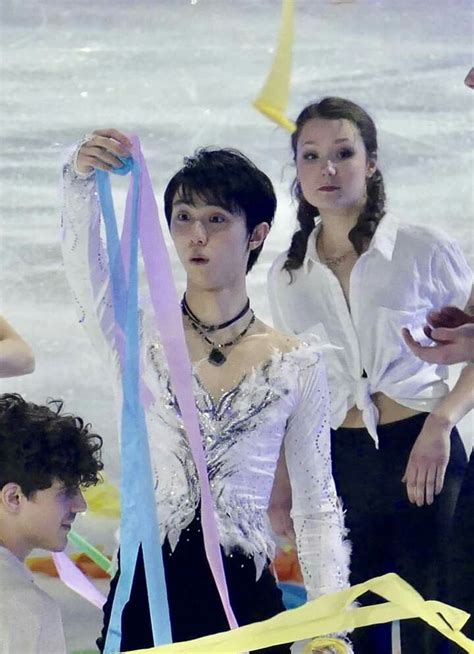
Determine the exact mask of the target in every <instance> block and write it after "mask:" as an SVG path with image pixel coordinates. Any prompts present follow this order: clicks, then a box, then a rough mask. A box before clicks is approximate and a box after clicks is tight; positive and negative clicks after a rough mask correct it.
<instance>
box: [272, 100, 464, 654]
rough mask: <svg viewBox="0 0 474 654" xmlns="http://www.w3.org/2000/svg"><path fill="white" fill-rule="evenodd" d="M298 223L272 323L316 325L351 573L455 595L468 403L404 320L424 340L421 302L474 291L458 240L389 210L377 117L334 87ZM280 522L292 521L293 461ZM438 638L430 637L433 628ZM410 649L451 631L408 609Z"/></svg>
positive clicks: (306, 144) (276, 503) (318, 121)
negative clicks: (425, 356)
mask: <svg viewBox="0 0 474 654" xmlns="http://www.w3.org/2000/svg"><path fill="white" fill-rule="evenodd" d="M292 147H293V153H294V160H295V163H296V180H295V182H294V187H293V190H294V195H295V197H296V200H297V202H298V213H297V219H298V223H299V229H298V231H296V233H295V234H294V235H293V238H292V241H291V245H290V248H289V250H288V251H287V252H284V253H282V254H281V255H280V256H279V257H278V258H277V259H276V261H275V262H274V264H273V266H272V268H271V270H270V273H269V294H270V303H271V307H272V313H273V318H274V323H275V326H276V327H278V328H279V329H283V330H286V331H287V332H290V333H293V334H298V335H302V334H304V333H308V334H316V335H318V336H319V337H320V338H321V339H322V341H323V342H326V343H328V344H330V347H328V348H327V349H326V351H325V354H326V363H327V367H328V374H329V387H330V396H331V404H332V407H331V427H332V430H331V445H332V461H333V474H334V478H335V482H336V487H337V490H338V493H339V495H340V496H341V498H342V501H343V504H344V506H345V509H346V524H347V527H348V528H349V532H350V533H349V538H350V540H351V541H352V547H353V550H352V561H351V583H352V584H357V583H360V582H362V581H365V580H367V579H369V578H371V577H375V576H378V575H381V574H384V573H386V572H390V571H393V572H397V573H398V574H400V576H401V577H403V578H404V579H405V580H406V581H408V582H409V583H410V584H412V585H413V586H414V587H415V588H416V589H417V590H418V591H419V592H420V593H421V594H422V595H423V596H424V597H425V598H427V599H433V598H437V599H445V600H446V599H448V600H449V596H447V594H448V587H449V584H448V581H449V576H448V574H447V569H448V568H447V566H448V556H447V550H448V543H449V539H450V534H451V526H452V518H453V513H454V509H455V506H456V501H457V497H458V493H459V488H460V484H461V481H462V477H463V474H464V470H465V467H466V453H465V450H464V447H463V444H462V441H461V440H460V437H459V434H458V432H457V430H456V427H455V424H456V423H457V422H458V421H459V420H460V419H461V418H462V417H463V415H464V414H465V413H467V411H468V410H469V397H466V395H467V393H466V387H465V385H464V386H463V385H462V384H460V385H457V387H455V388H454V389H453V390H452V391H451V392H449V389H448V387H447V385H446V383H445V381H444V379H445V378H446V377H447V372H446V369H445V368H444V367H443V366H439V365H436V364H430V363H428V362H425V361H422V360H420V359H418V358H417V357H416V356H415V355H414V354H413V353H412V352H411V351H410V349H409V347H408V346H407V344H406V343H405V342H404V340H403V335H402V329H404V328H406V329H409V330H410V332H411V333H412V334H414V337H415V338H416V339H417V340H418V341H420V342H422V343H425V344H426V343H428V342H429V339H428V338H427V337H426V336H425V334H423V325H424V323H425V317H426V314H427V313H428V312H429V311H430V310H432V309H439V308H441V307H443V306H445V305H451V306H458V307H460V308H464V307H465V306H466V305H469V304H471V305H472V304H473V302H472V299H471V298H472V296H471V286H472V273H471V271H470V270H469V267H468V266H467V264H466V262H465V259H464V256H463V254H462V252H461V250H460V248H459V246H458V245H457V244H456V243H455V242H454V241H453V239H451V238H450V237H448V236H446V235H445V234H443V233H441V232H439V231H438V230H434V229H432V228H430V227H424V226H414V225H408V224H397V222H396V220H395V218H394V217H393V216H392V215H390V213H386V212H385V192H384V184H383V177H382V173H381V172H380V170H379V169H378V167H377V134H376V128H375V124H374V122H373V120H372V119H371V118H370V116H369V115H368V114H367V113H366V112H365V110H364V109H362V108H361V107H359V106H358V105H356V104H354V103H353V102H350V101H349V100H345V99H342V98H334V97H328V98H325V99H323V100H321V101H320V102H316V103H313V104H310V105H309V106H307V107H306V108H305V109H304V110H303V111H302V112H301V114H300V115H299V117H298V119H297V122H296V130H295V132H294V133H293V135H292ZM277 480H278V484H277V485H276V486H275V487H274V491H273V494H272V500H271V512H272V521H273V524H276V522H277V520H279V524H280V531H281V533H280V535H284V534H285V532H286V533H290V531H291V525H290V524H289V519H288V508H289V507H290V506H291V500H290V497H291V495H290V491H289V489H288V484H287V481H286V474H285V470H284V463H283V462H282V463H281V465H280V466H279V469H278V474H277ZM431 638H433V640H430V639H431ZM401 640H402V651H403V654H412V653H415V652H416V654H422V653H426V654H427V653H428V652H429V653H430V654H435V652H436V653H438V652H444V651H447V650H444V649H442V647H443V646H445V644H444V643H437V642H436V643H435V642H434V632H433V634H431V633H430V632H429V630H428V629H424V627H423V626H422V624H421V622H418V621H414V620H410V621H406V620H405V621H403V623H402V625H401ZM353 641H354V647H355V652H358V653H359V652H360V653H363V654H372V653H373V654H384V653H385V652H390V651H391V646H390V631H389V626H388V625H386V626H384V625H381V626H379V627H377V628H367V629H358V630H356V631H355V632H354V634H353Z"/></svg>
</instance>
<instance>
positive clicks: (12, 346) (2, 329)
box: [0, 316, 35, 377]
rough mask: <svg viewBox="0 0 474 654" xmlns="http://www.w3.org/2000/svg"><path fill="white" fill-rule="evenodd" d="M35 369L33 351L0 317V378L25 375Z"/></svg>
mask: <svg viewBox="0 0 474 654" xmlns="http://www.w3.org/2000/svg"><path fill="white" fill-rule="evenodd" d="M34 369H35V358H34V356H33V351H32V349H31V348H30V346H29V345H28V343H26V341H24V340H23V339H22V337H21V336H20V335H19V334H18V333H17V332H16V331H15V330H14V329H13V327H12V326H11V325H10V324H9V323H8V322H7V321H6V320H5V318H3V317H2V316H0V377H14V376H16V375H27V374H29V373H30V372H33V370H34Z"/></svg>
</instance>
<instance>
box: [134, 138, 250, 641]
mask: <svg viewBox="0 0 474 654" xmlns="http://www.w3.org/2000/svg"><path fill="white" fill-rule="evenodd" d="M131 140H132V143H133V148H132V154H133V157H134V158H136V160H137V161H138V163H139V166H140V169H141V188H140V196H139V211H138V213H139V239H140V246H141V251H142V256H143V260H144V264H145V271H146V276H147V281H148V287H149V290H150V297H151V301H152V305H153V309H154V314H155V319H156V323H157V326H158V330H159V332H160V337H161V343H162V346H163V351H164V354H165V357H166V360H167V362H168V367H169V373H170V379H171V384H172V387H173V390H174V393H175V396H176V399H177V401H178V404H179V408H180V411H181V416H182V419H183V423H184V426H185V429H186V433H187V435H188V440H189V444H190V448H191V452H192V455H193V459H194V463H195V465H196V469H197V472H198V477H199V483H200V490H201V521H202V529H203V537H204V547H205V551H206V556H207V560H208V562H209V566H210V569H211V572H212V575H213V577H214V580H215V583H216V586H217V590H218V592H219V596H220V598H221V601H222V605H223V608H224V611H225V614H226V617H227V620H228V623H229V626H230V627H231V628H236V627H238V624H237V621H236V619H235V616H234V613H233V611H232V608H231V605H230V600H229V591H228V588H227V583H226V579H225V573H224V565H223V561H222V554H221V550H220V544H219V533H218V529H217V523H216V518H215V515H214V502H213V499H212V495H211V489H210V485H209V478H208V474H207V463H206V457H205V454H204V449H203V445H202V435H201V430H200V426H199V419H198V414H197V410H196V403H195V400H194V394H193V386H192V369H191V362H190V360H189V355H188V349H187V345H186V340H185V337H184V328H183V322H182V314H181V309H180V304H179V299H178V295H177V292H176V287H175V284H174V279H173V275H172V270H171V264H170V259H169V254H168V250H167V248H166V244H165V240H164V237H163V233H162V231H161V228H160V220H159V214H158V207H157V204H156V200H155V196H154V193H153V188H152V183H151V179H150V175H149V172H148V168H147V165H146V162H145V159H144V157H143V154H142V152H141V149H140V143H139V140H138V137H136V136H132V137H131ZM129 216H130V213H129V212H127V214H126V218H127V217H129ZM129 238H130V226H129V225H128V221H127V219H126V221H125V224H124V227H123V236H122V246H121V249H122V253H126V252H128V251H129V249H130V248H129V244H128V242H127V240H128V239H129ZM124 263H126V262H124ZM124 268H125V270H126V269H127V266H126V265H124ZM142 390H143V389H142Z"/></svg>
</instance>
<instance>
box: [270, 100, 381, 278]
mask: <svg viewBox="0 0 474 654" xmlns="http://www.w3.org/2000/svg"><path fill="white" fill-rule="evenodd" d="M313 118H323V119H328V120H339V119H346V120H348V121H350V122H351V123H352V124H353V125H355V126H356V127H357V129H358V130H359V133H360V135H361V138H362V141H363V142H364V146H365V149H366V152H367V156H368V157H369V158H370V159H372V160H376V158H377V130H376V127H375V123H374V121H373V120H372V118H371V117H370V116H369V114H368V113H367V112H366V111H365V110H364V109H362V107H359V106H358V105H357V104H355V103H354V102H351V101H350V100H345V99H344V98H336V97H328V98H324V99H323V100H321V101H320V102H313V103H311V104H310V105H308V106H307V107H305V108H304V109H303V111H302V112H301V113H300V115H299V116H298V118H297V120H296V130H295V131H294V132H293V134H292V135H291V146H292V149H293V157H294V159H295V160H296V151H297V144H298V139H299V136H300V134H301V130H302V129H303V127H304V126H305V124H306V123H307V122H308V121H309V120H311V119H313ZM292 194H293V197H294V198H295V200H296V202H297V204H298V210H297V213H296V218H297V220H298V224H299V229H298V230H297V231H296V232H295V233H294V234H293V237H292V239H291V244H290V248H289V250H288V255H287V259H286V261H285V263H284V265H283V269H284V270H287V271H288V272H289V273H290V276H291V271H292V270H297V269H298V268H301V266H302V264H303V260H304V257H305V254H306V249H307V247H308V238H309V236H310V234H311V232H312V231H313V229H314V225H315V218H316V217H317V216H319V210H318V208H317V207H315V206H313V205H312V204H310V203H309V202H308V201H307V200H306V199H305V197H304V196H303V192H302V190H301V186H300V184H299V182H298V180H297V179H295V180H294V182H293V185H292ZM384 215H385V189H384V182H383V177H382V173H381V172H380V170H379V169H378V168H376V169H375V172H374V173H373V175H372V176H371V177H370V178H369V179H368V180H367V200H366V203H365V205H364V208H363V209H362V211H361V213H360V214H359V217H358V218H357V222H356V224H355V225H354V227H353V228H352V229H351V231H350V232H349V234H348V237H349V240H350V242H351V243H352V245H353V246H354V249H355V251H356V252H357V254H358V255H360V254H362V253H363V252H364V251H365V250H366V249H367V248H368V247H369V244H370V241H371V240H372V237H373V235H374V234H375V230H376V229H377V226H378V224H379V222H380V221H381V219H382V218H383V216H384Z"/></svg>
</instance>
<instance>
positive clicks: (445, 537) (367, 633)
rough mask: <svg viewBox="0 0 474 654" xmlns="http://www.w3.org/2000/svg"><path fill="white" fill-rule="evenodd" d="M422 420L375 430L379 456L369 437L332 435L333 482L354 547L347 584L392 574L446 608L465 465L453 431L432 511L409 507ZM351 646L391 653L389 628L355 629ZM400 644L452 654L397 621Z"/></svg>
mask: <svg viewBox="0 0 474 654" xmlns="http://www.w3.org/2000/svg"><path fill="white" fill-rule="evenodd" d="M426 415H427V414H418V415H416V416H413V417H411V418H407V419H406V420H400V421H397V422H394V423H390V424H387V425H379V427H378V434H379V449H378V450H377V449H376V448H375V444H374V441H373V440H372V438H371V437H370V435H369V434H368V432H367V430H366V429H346V428H340V429H337V430H336V431H332V432H331V437H332V438H331V440H332V458H333V474H334V480H335V482H336V488H337V490H338V494H339V495H340V496H341V498H342V501H343V504H344V507H345V509H346V526H347V527H348V528H349V530H350V533H349V539H350V540H351V542H352V559H351V576H350V580H351V584H352V585H354V584H358V583H361V582H363V581H366V580H367V579H370V578H371V577H376V576H379V575H382V574H385V573H387V572H396V573H397V574H399V575H400V576H401V577H402V578H403V579H405V580H406V581H407V582H408V583H409V584H411V585H412V586H413V587H414V588H415V589H416V590H417V591H418V592H419V593H421V595H423V597H424V598H425V599H439V600H441V601H449V598H450V587H449V581H450V574H449V566H450V556H449V550H450V539H451V537H452V525H453V515H454V511H455V508H456V502H457V499H458V495H459V489H460V486H461V482H462V479H463V475H464V471H465V468H466V462H467V461H466V453H465V450H464V446H463V444H462V441H461V439H460V436H459V433H458V432H457V430H456V429H454V430H453V431H452V433H451V457H450V461H449V465H448V468H447V471H446V478H445V482H444V487H443V490H442V492H441V494H440V495H438V496H436V497H435V501H434V503H433V504H432V505H431V506H423V507H417V506H416V505H413V504H410V502H409V501H408V498H407V493H406V486H405V484H403V483H402V482H401V479H402V477H403V474H404V471H405V467H406V464H407V462H408V457H409V455H410V451H411V448H412V447H413V444H414V442H415V440H416V438H417V436H418V434H419V433H420V431H421V429H422V427H423V423H424V421H425V419H426ZM376 601H379V600H377V599H376V597H375V596H374V595H370V597H369V596H363V598H362V600H361V602H362V603H363V604H364V603H373V602H376ZM351 639H352V641H353V643H354V649H355V652H356V653H357V654H390V652H391V635H390V625H378V626H374V627H365V628H360V629H357V630H356V631H354V632H353V634H351ZM401 639H402V652H403V654H441V653H443V654H444V653H445V652H451V651H455V650H454V649H451V646H450V644H449V642H448V641H447V640H446V639H445V638H443V637H442V636H438V634H437V633H436V632H435V631H434V630H433V629H432V628H431V627H428V626H426V627H425V626H424V624H423V623H422V621H421V620H403V621H401Z"/></svg>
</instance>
